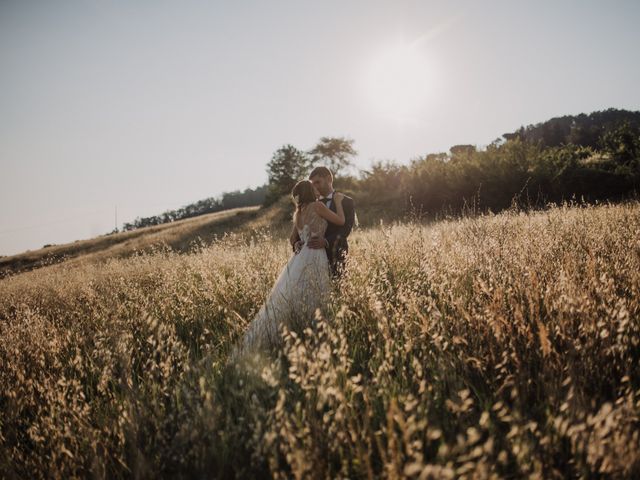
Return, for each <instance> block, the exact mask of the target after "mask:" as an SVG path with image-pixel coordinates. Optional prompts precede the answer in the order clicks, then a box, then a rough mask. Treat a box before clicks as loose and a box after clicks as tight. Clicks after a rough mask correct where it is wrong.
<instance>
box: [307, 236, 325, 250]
mask: <svg viewBox="0 0 640 480" xmlns="http://www.w3.org/2000/svg"><path fill="white" fill-rule="evenodd" d="M327 246H328V242H327V240H326V239H325V238H323V237H311V238H310V239H309V241H308V242H307V247H309V248H315V249H318V248H327Z"/></svg>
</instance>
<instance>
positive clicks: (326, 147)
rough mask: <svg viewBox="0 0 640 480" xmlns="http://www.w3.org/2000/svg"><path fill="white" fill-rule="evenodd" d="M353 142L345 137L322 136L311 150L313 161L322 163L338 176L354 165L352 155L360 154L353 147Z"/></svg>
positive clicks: (313, 162)
mask: <svg viewBox="0 0 640 480" xmlns="http://www.w3.org/2000/svg"><path fill="white" fill-rule="evenodd" d="M353 142H354V141H353V140H351V139H346V138H344V137H322V138H321V139H320V141H319V142H318V144H317V145H316V146H315V147H313V148H312V149H311V150H309V155H311V163H312V164H313V165H315V164H317V163H320V164H322V165H324V166H326V167H328V168H329V170H331V172H332V173H333V174H334V175H336V176H337V175H339V174H340V172H341V171H343V170H345V169H346V168H347V167H349V166H351V165H352V162H351V160H350V157H353V156H355V155H357V154H358V152H356V150H355V149H354V148H353Z"/></svg>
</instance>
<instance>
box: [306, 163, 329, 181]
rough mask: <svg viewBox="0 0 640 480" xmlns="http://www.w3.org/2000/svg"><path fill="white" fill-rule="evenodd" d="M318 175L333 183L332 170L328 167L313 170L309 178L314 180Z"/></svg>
mask: <svg viewBox="0 0 640 480" xmlns="http://www.w3.org/2000/svg"><path fill="white" fill-rule="evenodd" d="M316 175H320V176H321V177H329V179H330V180H331V181H332V182H333V175H332V174H331V170H329V169H328V168H327V167H322V166H320V167H316V168H314V169H313V170H311V173H310V174H309V178H310V179H311V178H313V177H315V176H316Z"/></svg>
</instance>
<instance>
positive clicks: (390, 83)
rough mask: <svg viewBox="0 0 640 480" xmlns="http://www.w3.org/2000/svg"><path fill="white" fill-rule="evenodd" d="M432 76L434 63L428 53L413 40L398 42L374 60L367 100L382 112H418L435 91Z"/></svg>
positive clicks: (368, 72) (367, 82)
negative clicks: (410, 41)
mask: <svg viewBox="0 0 640 480" xmlns="http://www.w3.org/2000/svg"><path fill="white" fill-rule="evenodd" d="M433 80H434V71H433V65H432V62H430V59H429V58H428V56H427V54H426V53H425V52H424V51H422V50H421V49H420V48H418V46H416V45H414V44H405V43H399V44H396V45H393V46H391V47H388V48H386V49H385V50H383V51H381V52H379V53H378V54H377V55H376V56H375V57H374V58H373V60H372V61H371V63H370V66H369V69H368V71H367V76H366V91H367V96H368V101H369V102H370V104H371V105H372V106H373V108H374V109H375V110H377V111H378V112H379V113H381V114H383V115H388V116H392V117H396V118H403V117H407V116H411V115H415V114H416V113H418V112H419V111H420V109H422V108H423V107H424V106H425V104H426V102H427V100H428V99H429V97H430V95H431V94H432V91H433V86H434V85H433Z"/></svg>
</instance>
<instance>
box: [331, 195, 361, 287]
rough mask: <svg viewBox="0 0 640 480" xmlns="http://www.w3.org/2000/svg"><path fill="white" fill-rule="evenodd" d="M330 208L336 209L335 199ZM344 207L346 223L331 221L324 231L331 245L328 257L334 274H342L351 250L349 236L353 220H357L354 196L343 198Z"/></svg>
mask: <svg viewBox="0 0 640 480" xmlns="http://www.w3.org/2000/svg"><path fill="white" fill-rule="evenodd" d="M325 205H327V206H328V207H329V209H330V210H331V211H333V212H335V211H336V205H335V202H334V201H333V199H331V201H330V202H329V203H328V204H327V203H325ZM342 208H343V209H344V225H336V224H335V223H331V222H329V224H328V226H327V230H326V231H325V233H324V238H326V239H327V242H328V243H329V246H328V247H327V249H326V250H327V257H329V263H330V265H331V273H332V274H333V275H334V276H340V274H341V273H342V269H343V268H344V261H345V259H346V256H347V253H348V252H349V243H348V242H347V237H348V236H349V234H350V233H351V229H352V228H353V222H354V220H355V205H354V202H353V198H351V197H347V196H346V195H345V196H344V199H343V200H342Z"/></svg>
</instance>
